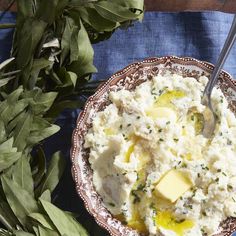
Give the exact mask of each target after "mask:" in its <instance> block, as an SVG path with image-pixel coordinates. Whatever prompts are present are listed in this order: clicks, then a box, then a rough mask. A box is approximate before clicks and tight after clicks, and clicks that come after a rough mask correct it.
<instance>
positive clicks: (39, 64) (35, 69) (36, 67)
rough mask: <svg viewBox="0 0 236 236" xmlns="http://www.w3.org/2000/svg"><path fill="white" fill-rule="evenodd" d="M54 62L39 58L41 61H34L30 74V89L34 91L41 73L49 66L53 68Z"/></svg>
mask: <svg viewBox="0 0 236 236" xmlns="http://www.w3.org/2000/svg"><path fill="white" fill-rule="evenodd" d="M52 65H53V62H51V61H49V60H47V59H45V58H39V59H34V61H33V65H32V68H31V72H30V75H31V76H30V78H29V87H30V88H31V89H33V88H34V87H35V84H36V82H37V79H38V75H39V72H40V71H41V70H42V69H44V68H46V67H49V66H52Z"/></svg>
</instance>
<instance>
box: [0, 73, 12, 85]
mask: <svg viewBox="0 0 236 236" xmlns="http://www.w3.org/2000/svg"><path fill="white" fill-rule="evenodd" d="M12 79H15V77H8V78H6V79H2V78H1V75H0V87H3V86H4V85H6V84H8V82H9V81H11V80H12Z"/></svg>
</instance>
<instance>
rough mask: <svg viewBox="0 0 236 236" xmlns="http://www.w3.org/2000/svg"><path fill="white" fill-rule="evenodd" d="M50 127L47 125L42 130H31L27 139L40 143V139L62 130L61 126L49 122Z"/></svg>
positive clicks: (29, 141) (28, 141)
mask: <svg viewBox="0 0 236 236" xmlns="http://www.w3.org/2000/svg"><path fill="white" fill-rule="evenodd" d="M49 125H50V126H49V127H46V128H44V129H42V130H40V129H39V130H34V131H31V132H30V136H29V137H28V138H27V139H26V140H27V143H28V144H31V145H34V144H37V143H39V142H40V141H42V140H44V139H45V138H48V137H50V136H52V135H53V134H55V133H57V132H58V131H59V130H60V127H59V126H57V125H53V124H49Z"/></svg>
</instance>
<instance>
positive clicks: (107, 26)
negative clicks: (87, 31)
mask: <svg viewBox="0 0 236 236" xmlns="http://www.w3.org/2000/svg"><path fill="white" fill-rule="evenodd" d="M78 12H79V14H80V16H81V18H82V19H83V21H85V22H86V23H87V24H89V25H90V26H91V27H93V28H94V29H95V30H97V31H99V32H101V31H112V30H114V29H115V28H117V27H118V26H119V24H118V23H117V22H113V21H110V20H108V19H105V18H104V17H102V16H101V15H100V14H99V13H98V12H97V11H96V10H95V9H93V8H85V7H81V8H79V9H78ZM76 14H77V15H78V13H77V12H71V13H70V15H71V16H72V18H74V15H76Z"/></svg>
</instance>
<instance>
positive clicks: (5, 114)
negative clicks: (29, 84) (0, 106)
mask: <svg viewBox="0 0 236 236" xmlns="http://www.w3.org/2000/svg"><path fill="white" fill-rule="evenodd" d="M28 103H29V102H28V101H27V100H26V99H21V100H18V101H17V100H15V101H12V102H10V101H7V105H6V108H5V109H4V110H3V111H2V112H1V114H0V117H1V119H2V120H3V122H4V123H5V124H7V123H8V122H9V121H10V120H12V119H14V118H15V117H16V116H17V115H19V113H21V112H22V111H23V110H24V109H25V108H26V107H27V106H28Z"/></svg>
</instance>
